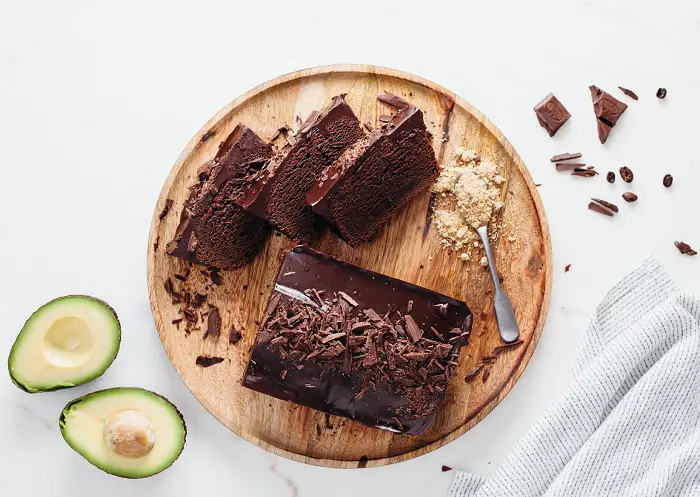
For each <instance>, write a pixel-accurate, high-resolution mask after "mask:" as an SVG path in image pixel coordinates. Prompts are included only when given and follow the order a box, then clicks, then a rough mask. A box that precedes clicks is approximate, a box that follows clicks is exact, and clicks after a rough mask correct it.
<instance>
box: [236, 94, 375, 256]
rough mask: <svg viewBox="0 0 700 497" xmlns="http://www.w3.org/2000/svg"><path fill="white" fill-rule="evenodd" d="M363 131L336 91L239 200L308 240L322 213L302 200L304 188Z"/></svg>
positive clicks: (289, 233)
mask: <svg viewBox="0 0 700 497" xmlns="http://www.w3.org/2000/svg"><path fill="white" fill-rule="evenodd" d="M363 136H364V133H363V132H362V130H361V129H360V123H359V121H358V120H357V118H356V117H355V114H353V112H352V109H350V106H348V104H347V103H346V102H345V99H344V96H343V95H340V96H337V97H335V98H334V99H333V101H332V102H331V104H330V105H329V106H328V107H326V108H325V109H324V110H323V111H321V112H317V111H314V112H312V113H311V115H310V116H309V117H308V119H307V120H306V122H305V123H304V124H303V125H302V126H301V128H300V129H299V130H298V131H297V133H296V135H295V136H294V137H293V138H292V143H293V145H292V146H291V148H290V149H289V151H288V152H287V153H286V154H280V155H279V156H278V157H276V158H275V159H273V160H271V161H270V163H269V164H268V166H267V168H266V172H265V174H263V175H262V176H261V177H260V179H258V181H257V182H256V183H255V184H253V185H251V187H250V188H248V189H247V191H246V193H245V195H244V196H243V197H242V198H241V199H240V200H239V204H240V205H241V206H242V207H244V208H246V209H247V210H248V211H250V212H252V213H253V214H255V215H257V216H259V217H261V218H263V219H265V220H267V221H268V222H270V223H271V224H272V225H273V226H275V227H276V228H278V229H279V230H280V231H282V232H283V233H284V234H286V235H287V236H289V237H290V238H292V239H293V240H295V241H296V242H298V243H306V242H308V241H309V240H310V239H311V237H312V235H313V233H314V230H315V227H316V223H317V221H318V219H317V218H316V216H315V215H314V213H313V211H312V210H311V209H310V208H309V207H308V206H307V205H306V204H305V202H304V198H305V196H306V192H307V191H308V190H309V188H311V186H312V185H313V184H314V183H315V182H316V181H317V180H318V178H319V177H320V175H321V173H322V172H323V170H324V169H326V168H327V167H328V166H330V165H331V164H332V163H333V162H334V161H335V160H336V159H337V158H338V157H339V156H340V154H342V153H343V151H344V150H345V149H346V148H348V147H349V146H350V145H352V144H353V143H355V142H356V141H357V140H359V139H360V138H362V137H363Z"/></svg>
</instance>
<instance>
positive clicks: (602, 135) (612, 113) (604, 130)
mask: <svg viewBox="0 0 700 497" xmlns="http://www.w3.org/2000/svg"><path fill="white" fill-rule="evenodd" d="M589 89H590V90H591V98H592V99H593V112H595V116H596V118H597V119H598V138H599V139H600V143H605V141H606V140H607V139H608V135H609V134H610V129H611V128H612V127H613V126H615V123H617V120H618V119H620V116H621V115H622V113H623V112H625V110H626V109H627V104H625V103H624V102H621V101H619V100H618V99H616V98H615V97H613V96H612V95H610V94H609V93H607V92H605V91H603V90H601V89H600V88H598V87H597V86H589Z"/></svg>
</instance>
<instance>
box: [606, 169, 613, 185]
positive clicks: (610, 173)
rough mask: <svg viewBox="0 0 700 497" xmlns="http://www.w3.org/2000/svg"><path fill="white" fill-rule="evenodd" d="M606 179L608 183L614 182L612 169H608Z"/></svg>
mask: <svg viewBox="0 0 700 497" xmlns="http://www.w3.org/2000/svg"><path fill="white" fill-rule="evenodd" d="M605 178H606V179H607V180H608V183H615V173H614V172H612V171H608V175H607V176H606V177H605Z"/></svg>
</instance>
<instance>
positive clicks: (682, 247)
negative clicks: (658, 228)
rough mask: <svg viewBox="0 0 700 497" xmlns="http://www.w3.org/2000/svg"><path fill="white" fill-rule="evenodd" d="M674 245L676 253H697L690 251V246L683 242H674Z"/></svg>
mask: <svg viewBox="0 0 700 497" xmlns="http://www.w3.org/2000/svg"><path fill="white" fill-rule="evenodd" d="M674 245H675V246H676V248H677V249H678V251H679V252H680V253H681V254H683V255H697V254H698V253H697V252H696V251H695V250H693V249H692V247H691V246H690V245H688V244H687V243H685V242H680V241H678V242H674Z"/></svg>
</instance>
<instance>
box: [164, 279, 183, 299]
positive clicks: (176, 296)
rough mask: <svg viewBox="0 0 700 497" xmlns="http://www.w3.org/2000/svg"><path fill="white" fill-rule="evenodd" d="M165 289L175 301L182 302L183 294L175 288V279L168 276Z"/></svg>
mask: <svg viewBox="0 0 700 497" xmlns="http://www.w3.org/2000/svg"><path fill="white" fill-rule="evenodd" d="M164 286H165V291H166V292H168V295H170V297H171V298H172V299H173V303H176V302H180V301H181V300H182V296H181V295H180V294H179V293H177V291H176V290H175V287H174V286H173V280H171V279H170V278H168V279H167V280H165V285H164Z"/></svg>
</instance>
